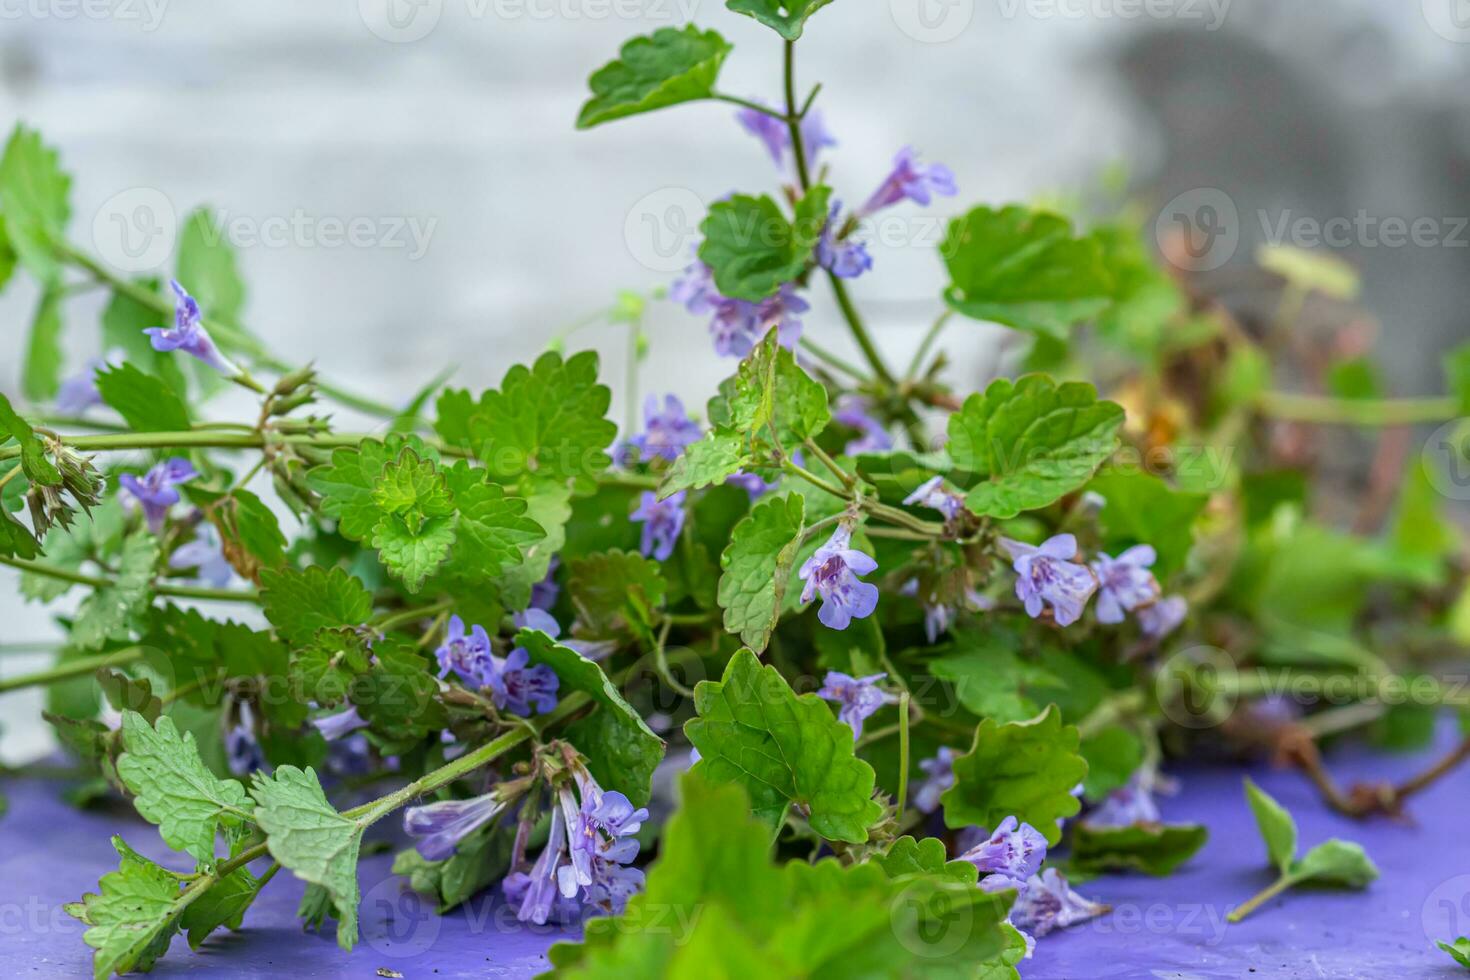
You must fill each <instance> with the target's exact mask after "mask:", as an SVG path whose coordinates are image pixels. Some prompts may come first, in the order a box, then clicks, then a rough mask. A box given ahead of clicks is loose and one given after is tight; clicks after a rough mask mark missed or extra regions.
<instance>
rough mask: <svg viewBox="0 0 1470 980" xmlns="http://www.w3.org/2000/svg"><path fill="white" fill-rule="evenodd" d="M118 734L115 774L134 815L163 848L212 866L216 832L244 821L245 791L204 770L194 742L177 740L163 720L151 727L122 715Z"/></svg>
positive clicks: (134, 715)
mask: <svg viewBox="0 0 1470 980" xmlns="http://www.w3.org/2000/svg"><path fill="white" fill-rule="evenodd" d="M122 732H123V748H124V755H123V756H122V757H121V758H120V759H118V762H117V774H118V775H119V776H121V777H122V780H123V782H124V783H125V784H127V787H128V789H130V790H132V791H133V793H134V794H135V796H136V798H135V799H134V801H133V805H134V806H136V807H137V809H138V813H139V814H140V815H142V817H143V818H144V819H145V820H147V821H149V822H150V823H154V824H157V825H158V833H159V835H160V836H162V837H163V839H164V842H165V843H167V844H168V846H169V847H172V848H173V849H174V850H177V851H186V852H187V853H189V854H191V855H193V857H194V858H195V859H196V860H198V861H202V862H205V863H208V862H210V861H213V860H214V857H215V854H214V839H215V834H216V832H217V831H219V830H222V829H228V828H230V827H234V826H238V825H239V823H240V822H241V821H243V820H248V819H250V810H251V806H250V798H249V797H248V796H247V795H246V794H245V787H243V786H241V785H240V784H239V783H237V782H235V781H234V780H224V779H218V778H216V777H215V776H214V774H213V773H211V772H210V771H209V770H208V769H206V768H205V766H204V762H203V760H201V759H200V758H199V750H198V748H196V747H195V744H194V736H193V735H190V734H188V733H185V734H183V735H180V734H179V730H178V729H177V728H176V727H175V726H174V722H173V719H172V718H169V717H168V716H167V715H165V716H164V717H162V718H160V719H158V724H157V727H154V726H153V725H150V724H148V722H147V720H145V719H144V718H143V716H142V715H140V714H138V713H137V712H135V711H130V712H128V713H126V714H124V715H123V722H122Z"/></svg>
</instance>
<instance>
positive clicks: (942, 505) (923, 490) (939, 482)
mask: <svg viewBox="0 0 1470 980" xmlns="http://www.w3.org/2000/svg"><path fill="white" fill-rule="evenodd" d="M903 502H904V505H905V506H908V507H915V506H918V507H928V508H929V509H931V510H937V511H939V513H941V514H943V515H944V519H945V520H946V521H952V520H954V519H955V518H956V517H959V516H960V515H961V514H963V513H964V512H965V498H964V497H963V496H962V495H961V494H960V493H958V492H957V491H954V490H950V489H949V488H947V487H946V486H945V485H944V477H942V476H936V477H934V479H932V480H929V481H928V482H927V483H925V484H924V485H923V486H921V487H919V489H917V490H915V491H914V492H913V493H911V494H909V495H908V496H907V497H905V498H904V499H903Z"/></svg>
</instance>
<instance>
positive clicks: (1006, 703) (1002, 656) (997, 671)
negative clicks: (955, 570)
mask: <svg viewBox="0 0 1470 980" xmlns="http://www.w3.org/2000/svg"><path fill="white" fill-rule="evenodd" d="M929 672H930V673H931V674H933V675H934V676H935V677H938V678H939V679H940V680H945V681H949V682H950V683H951V684H952V685H954V691H955V697H956V698H958V699H959V702H960V704H962V705H964V706H965V707H966V708H967V709H968V710H970V711H972V712H974V713H975V714H976V715H978V716H979V717H981V718H990V719H992V720H994V721H996V722H999V723H1001V724H1005V723H1007V722H1013V721H1025V720H1026V719H1028V718H1034V717H1036V713H1037V712H1038V711H1039V710H1040V708H1039V707H1038V706H1037V704H1036V703H1035V702H1034V701H1032V700H1031V699H1030V698H1029V697H1027V696H1026V695H1025V694H1024V693H1023V691H1022V688H1023V686H1024V683H1025V680H1026V666H1025V665H1024V664H1023V663H1022V662H1021V660H1020V658H1018V657H1017V656H1016V655H1015V653H1014V652H1013V650H1012V647H1011V645H1010V644H1009V643H1008V640H1007V638H1005V637H1003V636H998V635H992V634H990V633H988V632H980V631H975V630H965V631H963V632H961V633H959V634H957V635H956V636H955V639H954V641H953V642H952V643H951V644H949V645H948V647H947V649H946V652H945V653H944V654H943V655H941V656H940V657H939V658H938V659H936V660H932V661H930V663H929Z"/></svg>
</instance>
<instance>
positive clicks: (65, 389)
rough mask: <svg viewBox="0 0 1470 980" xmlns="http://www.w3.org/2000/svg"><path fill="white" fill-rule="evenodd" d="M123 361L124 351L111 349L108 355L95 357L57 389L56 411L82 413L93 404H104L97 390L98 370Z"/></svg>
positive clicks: (66, 413)
mask: <svg viewBox="0 0 1470 980" xmlns="http://www.w3.org/2000/svg"><path fill="white" fill-rule="evenodd" d="M121 362H122V352H120V351H110V352H109V353H108V354H107V356H106V357H94V358H92V359H91V360H89V361H88V362H87V363H86V365H85V366H84V367H83V368H82V370H80V371H78V372H77V373H76V374H74V375H72V376H71V377H69V378H67V379H65V380H64V381H62V382H61V387H60V388H58V389H57V391H56V411H58V412H60V413H61V414H62V415H81V414H83V413H84V412H86V411H87V409H89V408H91V407H92V406H93V405H101V404H102V394H101V392H99V391H98V390H97V372H98V371H100V370H102V369H103V368H104V367H108V366H110V365H113V364H118V363H121Z"/></svg>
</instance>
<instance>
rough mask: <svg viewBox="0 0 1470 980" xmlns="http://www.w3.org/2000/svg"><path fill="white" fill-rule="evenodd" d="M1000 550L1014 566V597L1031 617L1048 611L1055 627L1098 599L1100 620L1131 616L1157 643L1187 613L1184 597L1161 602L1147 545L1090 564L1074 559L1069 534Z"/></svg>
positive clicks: (1103, 556)
mask: <svg viewBox="0 0 1470 980" xmlns="http://www.w3.org/2000/svg"><path fill="white" fill-rule="evenodd" d="M1001 546H1002V547H1004V548H1005V549H1006V551H1007V552H1008V553H1009V554H1010V556H1011V560H1012V562H1013V565H1014V568H1015V572H1016V597H1017V598H1019V599H1020V600H1021V602H1022V604H1023V605H1024V606H1025V608H1026V614H1027V615H1028V616H1030V617H1032V618H1033V619H1037V618H1040V617H1041V615H1042V614H1043V612H1045V611H1046V610H1047V607H1050V611H1051V615H1052V618H1053V620H1055V622H1056V624H1057V625H1058V626H1071V625H1072V624H1073V623H1075V622H1077V621H1078V620H1079V619H1081V618H1082V613H1083V612H1084V610H1086V608H1087V603H1088V602H1089V600H1091V599H1092V597H1093V596H1094V595H1096V596H1097V597H1098V602H1097V619H1098V622H1100V623H1107V624H1117V623H1121V622H1123V620H1124V618H1125V615H1126V614H1127V613H1130V612H1131V613H1133V614H1134V615H1135V616H1136V617H1137V618H1138V623H1139V628H1140V629H1141V630H1142V632H1143V635H1144V636H1145V637H1146V638H1148V639H1150V640H1159V639H1162V638H1163V637H1165V636H1167V635H1168V634H1169V633H1172V632H1173V631H1174V630H1175V629H1177V628H1178V627H1179V626H1180V625H1181V624H1182V623H1183V622H1184V617H1185V615H1186V613H1187V612H1188V604H1187V603H1186V601H1185V600H1184V598H1183V597H1182V596H1170V597H1168V598H1161V592H1162V590H1161V589H1160V587H1159V583H1158V580H1157V579H1156V578H1154V575H1153V572H1151V571H1149V569H1150V568H1151V567H1152V566H1153V564H1154V562H1155V561H1156V560H1157V555H1156V553H1155V552H1154V549H1153V548H1152V547H1150V546H1148V545H1138V546H1137V547H1133V548H1129V549H1128V550H1127V551H1125V552H1123V553H1122V554H1121V555H1119V556H1118V557H1116V558H1114V557H1112V556H1111V555H1108V554H1105V553H1101V554H1099V555H1098V557H1097V559H1096V560H1095V561H1094V562H1092V564H1091V565H1085V564H1082V563H1081V562H1079V561H1078V560H1077V557H1078V556H1077V539H1076V537H1074V536H1073V535H1071V534H1058V535H1056V536H1055V537H1052V538H1050V539H1048V540H1047V541H1045V542H1043V543H1042V544H1040V545H1029V544H1024V543H1022V542H1020V541H1012V540H1011V539H1010V538H1002V539H1001Z"/></svg>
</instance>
